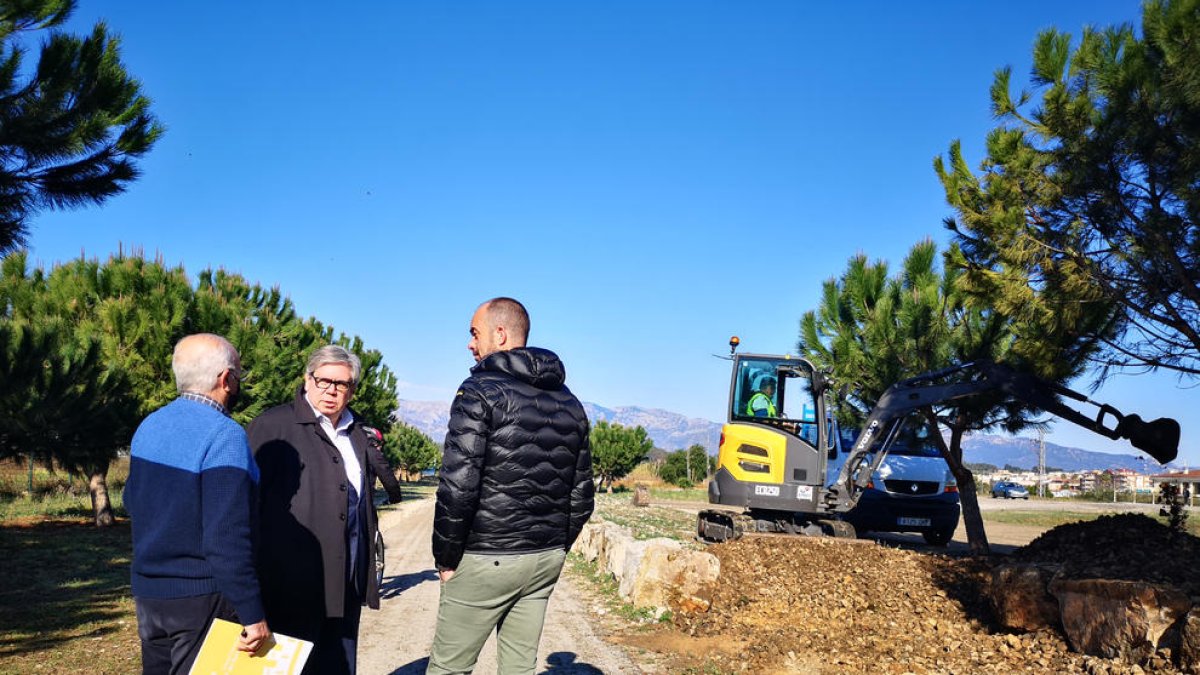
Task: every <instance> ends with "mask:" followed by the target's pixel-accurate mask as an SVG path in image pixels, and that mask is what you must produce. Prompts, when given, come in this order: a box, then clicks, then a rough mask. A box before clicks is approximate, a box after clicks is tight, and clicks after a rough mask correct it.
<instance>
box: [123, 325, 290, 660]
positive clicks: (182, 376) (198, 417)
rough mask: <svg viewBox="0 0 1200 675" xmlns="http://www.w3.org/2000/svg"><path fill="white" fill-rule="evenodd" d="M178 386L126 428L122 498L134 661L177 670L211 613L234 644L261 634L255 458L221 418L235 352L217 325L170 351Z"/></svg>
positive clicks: (232, 392) (238, 430)
mask: <svg viewBox="0 0 1200 675" xmlns="http://www.w3.org/2000/svg"><path fill="white" fill-rule="evenodd" d="M171 367H172V369H173V370H174V371H175V386H176V388H177V389H178V390H179V397H178V398H177V399H175V400H174V401H172V402H171V403H168V404H167V405H165V406H163V407H162V408H159V409H158V410H156V411H154V412H153V413H151V414H150V415H149V416H148V417H147V418H146V419H145V420H144V421H143V422H142V424H141V426H139V427H138V430H137V432H136V433H135V434H134V436H133V445H132V449H131V451H130V457H131V459H130V465H129V480H128V482H127V483H126V484H125V495H124V499H125V508H126V509H127V510H128V511H129V516H130V518H131V520H132V522H133V570H132V572H133V599H134V602H135V604H136V607H137V618H138V637H139V638H141V642H142V672H143V673H144V674H145V675H150V674H151V673H155V674H157V673H166V674H170V675H174V674H175V673H187V672H188V671H189V670H190V669H191V666H192V663H193V662H194V661H195V659H196V654H197V653H198V652H199V649H200V644H201V643H202V642H203V639H204V635H205V633H206V632H207V630H208V626H209V625H210V624H211V623H212V620H213V619H214V618H221V619H226V620H229V621H234V622H237V623H241V624H242V625H243V627H244V630H243V631H242V637H241V640H240V641H239V644H238V649H241V650H242V651H246V652H255V651H258V649H259V647H261V646H262V645H263V644H264V643H265V641H266V640H267V639H268V638H269V637H270V634H271V633H270V630H269V629H268V628H267V622H266V620H265V615H264V614H263V605H262V598H261V597H260V595H259V588H258V579H257V577H256V576H255V567H254V541H253V533H254V527H255V518H256V516H255V513H256V502H257V494H256V490H257V483H258V467H257V465H256V464H255V463H254V457H253V456H252V455H251V454H250V446H249V444H248V443H247V441H246V432H245V431H243V430H242V427H241V426H239V425H238V424H237V423H236V422H234V421H233V420H232V419H230V417H229V409H230V408H231V407H232V405H233V402H234V400H235V399H236V398H237V395H238V392H239V389H240V387H241V383H240V382H241V359H240V358H239V357H238V353H237V350H236V349H234V347H233V345H231V344H229V342H228V341H227V340H225V338H222V337H220V336H218V335H210V334H199V335H189V336H188V337H185V338H183V339H182V340H180V341H179V344H177V345H176V346H175V354H174V357H173V358H172V361H171Z"/></svg>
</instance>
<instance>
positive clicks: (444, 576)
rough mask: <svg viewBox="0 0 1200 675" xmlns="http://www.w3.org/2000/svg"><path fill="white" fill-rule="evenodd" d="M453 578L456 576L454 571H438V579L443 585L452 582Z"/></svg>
mask: <svg viewBox="0 0 1200 675" xmlns="http://www.w3.org/2000/svg"><path fill="white" fill-rule="evenodd" d="M452 576H454V570H438V578H439V579H441V580H442V583H443V584H444V583H446V582H447V581H450V577H452Z"/></svg>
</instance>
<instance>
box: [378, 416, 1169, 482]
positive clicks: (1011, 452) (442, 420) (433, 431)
mask: <svg viewBox="0 0 1200 675" xmlns="http://www.w3.org/2000/svg"><path fill="white" fill-rule="evenodd" d="M583 407H584V410H585V411H586V412H587V415H588V419H590V420H591V421H592V422H593V423H595V422H598V421H600V420H604V421H607V422H609V423H613V424H620V425H623V426H641V427H642V428H644V429H645V430H646V433H647V435H649V436H650V438H651V439H652V440H653V441H654V445H655V447H658V448H662V449H664V450H676V449H679V448H686V447H688V446H690V445H692V444H699V445H703V446H704V447H706V448H708V451H709V453H711V454H716V451H717V446H718V445H719V443H720V438H721V424H720V423H718V422H713V421H711V420H706V419H701V418H698V417H687V416H685V415H681V414H679V413H675V412H671V411H669V410H661V409H658V408H641V407H638V406H618V407H614V408H607V407H604V406H601V405H597V404H595V403H588V402H586V401H585V402H584V403H583ZM396 417H397V419H399V420H400V421H402V422H405V423H407V424H409V425H411V426H414V427H416V428H417V429H420V430H421V431H422V432H423V433H425V434H427V435H428V436H430V437H431V438H433V440H435V441H437V442H438V443H441V442H442V440H443V439H444V438H445V436H446V424H447V423H448V422H449V420H450V404H449V403H446V402H444V401H406V400H401V401H400V405H399V407H398V408H397V409H396ZM963 459H964V460H965V461H967V462H972V463H981V464H994V465H995V466H998V467H1003V466H1004V465H1006V464H1009V465H1012V466H1018V467H1021V468H1034V467H1036V466H1037V464H1038V448H1037V443H1036V441H1034V440H1032V439H1030V438H1020V437H1014V436H1000V435H992V434H971V435H968V436H967V437H966V438H964V439H963ZM1046 466H1048V467H1053V468H1056V469H1061V470H1063V471H1093V470H1099V471H1102V470H1105V469H1132V470H1134V471H1137V472H1139V473H1155V472H1158V471H1162V470H1163V467H1160V466H1159V465H1158V463H1156V462H1155V461H1154V460H1152V459H1150V458H1149V457H1147V456H1145V455H1141V454H1134V453H1129V454H1112V453H1107V452H1093V451H1090V450H1083V449H1080V448H1071V447H1066V446H1062V445H1057V444H1055V443H1046ZM1168 466H1170V467H1171V468H1178V467H1176V466H1175V465H1174V464H1171V465H1168Z"/></svg>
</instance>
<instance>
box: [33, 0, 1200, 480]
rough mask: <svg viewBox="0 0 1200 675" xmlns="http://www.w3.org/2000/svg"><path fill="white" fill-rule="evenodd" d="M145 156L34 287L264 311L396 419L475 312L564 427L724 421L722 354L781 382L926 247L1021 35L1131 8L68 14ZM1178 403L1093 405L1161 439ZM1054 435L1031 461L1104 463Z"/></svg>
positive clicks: (1193, 444) (1017, 56)
mask: <svg viewBox="0 0 1200 675" xmlns="http://www.w3.org/2000/svg"><path fill="white" fill-rule="evenodd" d="M81 4H82V6H81V7H80V10H79V12H78V13H77V15H76V16H75V17H74V19H73V20H72V22H71V25H70V26H69V29H70V30H73V31H76V32H82V31H86V30H88V29H89V28H90V26H91V25H92V23H93V22H94V21H96V20H97V19H99V18H103V19H105V20H106V21H107V22H108V24H109V26H110V27H111V28H112V29H113V30H115V31H117V32H119V33H120V34H121V35H122V37H123V54H124V58H125V61H126V62H127V64H128V67H129V69H130V70H131V71H132V72H133V73H135V74H136V75H137V76H138V77H140V78H141V80H142V82H143V85H144V88H145V91H146V92H147V94H148V95H149V96H150V97H151V98H152V99H153V100H154V111H155V112H156V113H157V115H158V116H159V117H160V119H161V120H162V121H163V122H164V123H165V124H166V125H167V127H168V132H167V134H166V136H165V137H164V138H163V140H162V141H161V142H160V143H159V144H158V146H157V147H156V148H155V149H154V151H153V152H152V154H151V155H150V156H149V157H148V158H147V159H146V161H145V162H144V163H143V165H142V166H143V169H144V172H145V175H144V177H143V178H142V179H141V180H140V181H139V182H138V183H136V184H135V185H134V186H133V187H132V189H131V190H130V191H129V192H128V193H127V194H125V195H123V196H121V197H118V198H116V199H113V200H111V201H110V202H109V203H108V204H106V205H105V206H104V207H103V208H100V209H91V210H81V211H73V212H65V213H52V214H45V215H42V216H41V217H39V218H38V219H37V220H36V221H35V222H34V224H33V233H32V236H31V238H30V244H31V249H32V254H33V256H32V257H33V260H34V261H37V262H40V263H42V264H46V265H49V264H53V263H55V262H59V261H64V260H68V259H71V258H73V257H76V256H78V255H79V254H80V252H81V251H83V252H85V253H86V254H87V255H89V256H99V257H107V256H108V255H109V254H111V253H112V252H114V251H116V250H117V247H118V245H119V244H123V245H124V247H125V249H126V250H127V251H128V250H130V249H136V248H140V249H143V250H144V251H145V252H146V253H147V255H154V254H155V253H158V254H161V256H162V257H163V258H164V259H165V261H166V262H168V263H181V264H183V265H184V266H185V267H186V268H187V270H188V271H189V272H190V273H192V274H193V275H194V274H195V273H197V272H199V271H200V270H202V269H203V268H205V267H208V266H223V267H225V268H227V269H230V270H233V271H236V272H240V273H242V274H243V275H245V276H246V277H247V278H248V279H250V280H251V281H257V282H260V283H262V284H264V285H279V286H280V287H281V288H282V289H283V290H284V291H285V292H286V293H288V294H289V295H290V296H291V297H292V299H293V300H294V302H295V303H296V305H297V307H298V308H299V310H300V311H301V312H302V313H304V314H308V315H315V316H317V317H319V318H321V319H322V320H324V321H326V322H327V323H332V324H333V325H335V326H336V327H337V328H338V329H340V330H343V331H345V332H348V333H353V334H358V335H361V336H362V337H363V338H364V339H365V340H366V342H367V343H368V345H369V346H371V347H375V348H377V349H380V350H381V351H382V352H383V353H384V355H385V359H386V362H387V363H388V365H389V366H390V367H391V368H392V370H394V371H395V372H396V373H397V374H398V376H399V378H400V379H401V380H402V382H403V384H402V386H401V388H400V395H401V397H402V398H408V399H418V400H433V399H442V400H449V398H450V397H451V396H452V395H453V392H454V389H455V387H456V386H457V384H458V382H459V381H461V379H462V378H463V377H464V376H465V375H466V372H467V369H468V368H469V366H470V365H471V363H472V361H471V358H470V354H469V353H468V352H467V350H466V342H467V337H468V336H467V325H468V322H469V318H470V315H471V312H472V311H473V309H474V308H475V306H476V305H477V304H478V303H479V302H480V301H482V300H484V299H486V298H489V297H492V296H496V295H511V296H514V297H517V298H519V299H521V300H522V301H523V302H525V303H526V304H527V306H528V307H529V309H530V311H531V313H532V316H533V334H532V338H531V342H532V343H534V344H537V345H540V346H546V347H549V348H552V349H554V350H556V351H558V352H559V354H560V355H561V356H562V357H563V359H564V361H565V362H566V365H567V372H568V383H569V384H570V385H571V386H572V388H573V389H574V390H575V391H576V392H577V393H578V394H579V395H580V397H581V398H583V399H585V400H589V401H593V402H596V403H599V404H601V405H606V406H618V405H640V406H648V407H657V408H665V409H668V410H673V411H677V412H680V413H683V414H686V415H689V416H695V417H704V418H708V419H712V420H721V419H723V415H724V405H725V396H726V390H727V386H728V370H727V363H726V362H724V361H721V360H718V359H715V358H713V356H712V354H715V353H725V352H726V351H727V347H726V342H727V340H728V338H729V336H730V335H733V334H737V335H739V336H741V338H742V341H743V345H744V350H748V351H756V352H786V351H794V347H795V342H796V337H797V331H798V320H799V317H800V316H801V314H802V313H803V312H804V311H806V310H808V309H811V308H813V307H814V305H815V303H816V301H817V297H818V293H819V290H820V285H821V282H822V281H823V280H825V279H827V278H829V277H831V276H834V275H837V274H839V273H840V272H841V271H842V270H843V269H844V267H845V264H846V261H847V259H848V258H849V257H851V256H853V255H855V254H856V253H859V252H864V253H866V254H867V255H869V256H870V257H872V258H880V259H886V260H889V261H891V262H892V263H893V264H898V262H899V261H900V259H901V258H902V257H903V255H904V254H905V252H906V251H907V250H908V248H909V247H910V246H911V245H912V244H914V243H916V242H917V241H919V240H920V239H922V238H925V237H932V238H934V239H935V240H936V241H938V242H939V243H940V244H944V243H945V242H947V241H948V237H947V233H946V232H945V231H944V229H943V227H942V225H941V222H942V219H943V218H944V217H946V216H947V215H950V211H949V209H948V207H947V206H946V205H945V200H944V196H943V194H942V192H941V188H940V185H939V184H938V181H937V179H936V177H935V175H934V173H933V170H932V168H931V162H932V159H933V157H934V156H935V155H937V154H939V153H944V152H945V151H946V149H947V147H948V145H949V143H950V142H951V141H952V140H953V139H955V138H960V139H962V141H963V143H964V147H965V149H966V151H967V154H968V156H969V157H970V158H971V160H972V163H977V162H978V160H979V159H980V157H981V147H982V140H983V137H984V134H985V133H986V131H987V130H988V129H989V128H990V127H991V126H992V124H993V122H992V119H991V117H990V113H989V111H988V101H987V90H988V86H989V84H990V83H991V77H992V73H993V71H994V70H995V69H996V68H998V67H1000V66H1003V65H1005V64H1011V65H1012V66H1013V68H1014V71H1015V72H1016V73H1017V74H1018V75H1019V76H1020V77H1018V78H1015V79H1016V80H1017V81H1022V82H1023V79H1024V74H1025V73H1027V72H1028V67H1029V66H1028V64H1029V59H1030V48H1031V45H1032V42H1033V39H1034V36H1035V35H1036V33H1037V31H1038V30H1039V29H1042V28H1046V27H1050V26H1056V27H1059V28H1061V29H1065V30H1069V31H1072V32H1074V33H1075V34H1078V32H1079V30H1080V29H1081V27H1082V26H1083V25H1084V24H1089V23H1090V24H1096V25H1104V24H1110V23H1115V22H1125V21H1128V22H1133V23H1135V24H1139V23H1140V21H1139V15H1140V11H1139V6H1138V4H1137V3H1136V2H1132V1H1129V0H1126V1H1123V2H1099V1H1097V2H1087V3H1052V2H1044V1H1038V2H1009V3H1005V5H1004V7H1003V8H1002V9H1001V8H999V7H998V6H993V5H984V4H980V3H949V2H937V3H894V2H891V3H883V2H878V3H865V4H858V5H851V4H850V3H802V2H790V1H788V2H752V1H736V2H735V1H732V0H731V1H725V2H705V1H687V2H684V1H683V0H679V1H677V2H648V1H638V2H614V1H604V2H582V1H580V2H520V1H516V0H508V1H506V2H396V3H393V2H375V3H354V4H353V5H352V6H344V7H339V6H335V5H331V4H329V3H320V4H315V3H306V2H252V3H243V2H204V3H200V2H194V1H192V0H181V1H179V2H163V3H123V2H103V1H101V0H81ZM1197 397H1198V394H1197V390H1196V389H1178V388H1177V387H1176V383H1175V381H1174V379H1173V378H1172V377H1170V376H1158V377H1139V378H1133V377H1125V378H1118V379H1114V380H1112V381H1111V382H1109V383H1108V384H1107V385H1106V386H1105V387H1104V388H1103V389H1102V390H1101V392H1099V393H1098V394H1097V398H1099V399H1101V400H1104V401H1107V402H1111V403H1113V404H1115V405H1117V406H1118V407H1119V408H1121V409H1123V410H1127V411H1138V412H1140V413H1142V414H1143V416H1149V417H1156V416H1159V415H1174V416H1176V417H1178V418H1180V419H1181V420H1182V421H1183V423H1184V424H1185V428H1184V450H1183V453H1182V457H1183V458H1184V459H1186V460H1187V461H1189V462H1191V463H1192V464H1197V463H1200V447H1198V443H1197V440H1196V439H1197V438H1200V435H1198V432H1197V431H1196V430H1195V429H1194V428H1188V426H1187V425H1188V420H1187V419H1186V417H1187V415H1186V414H1185V413H1186V412H1188V411H1190V410H1191V409H1192V408H1193V407H1194V406H1195V403H1196V402H1197ZM1066 426H1067V425H1065V424H1062V425H1059V428H1058V429H1056V430H1055V432H1054V433H1053V434H1052V435H1051V436H1050V438H1049V440H1051V441H1052V442H1058V443H1063V444H1067V445H1076V446H1080V447H1084V448H1088V449H1093V450H1100V451H1110V452H1126V451H1131V450H1130V448H1129V446H1128V445H1127V444H1124V443H1115V442H1110V441H1108V440H1106V439H1103V438H1101V437H1098V436H1094V435H1092V434H1090V433H1088V432H1084V431H1081V430H1080V431H1076V430H1074V429H1067V428H1065V427H1066Z"/></svg>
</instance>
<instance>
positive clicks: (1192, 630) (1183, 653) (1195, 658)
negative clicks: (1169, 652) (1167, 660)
mask: <svg viewBox="0 0 1200 675" xmlns="http://www.w3.org/2000/svg"><path fill="white" fill-rule="evenodd" d="M1179 667H1180V668H1181V669H1183V670H1184V672H1192V673H1196V672H1200V606H1197V607H1193V608H1192V611H1190V612H1188V615H1187V618H1186V619H1184V621H1183V625H1182V626H1180V630H1179Z"/></svg>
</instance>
